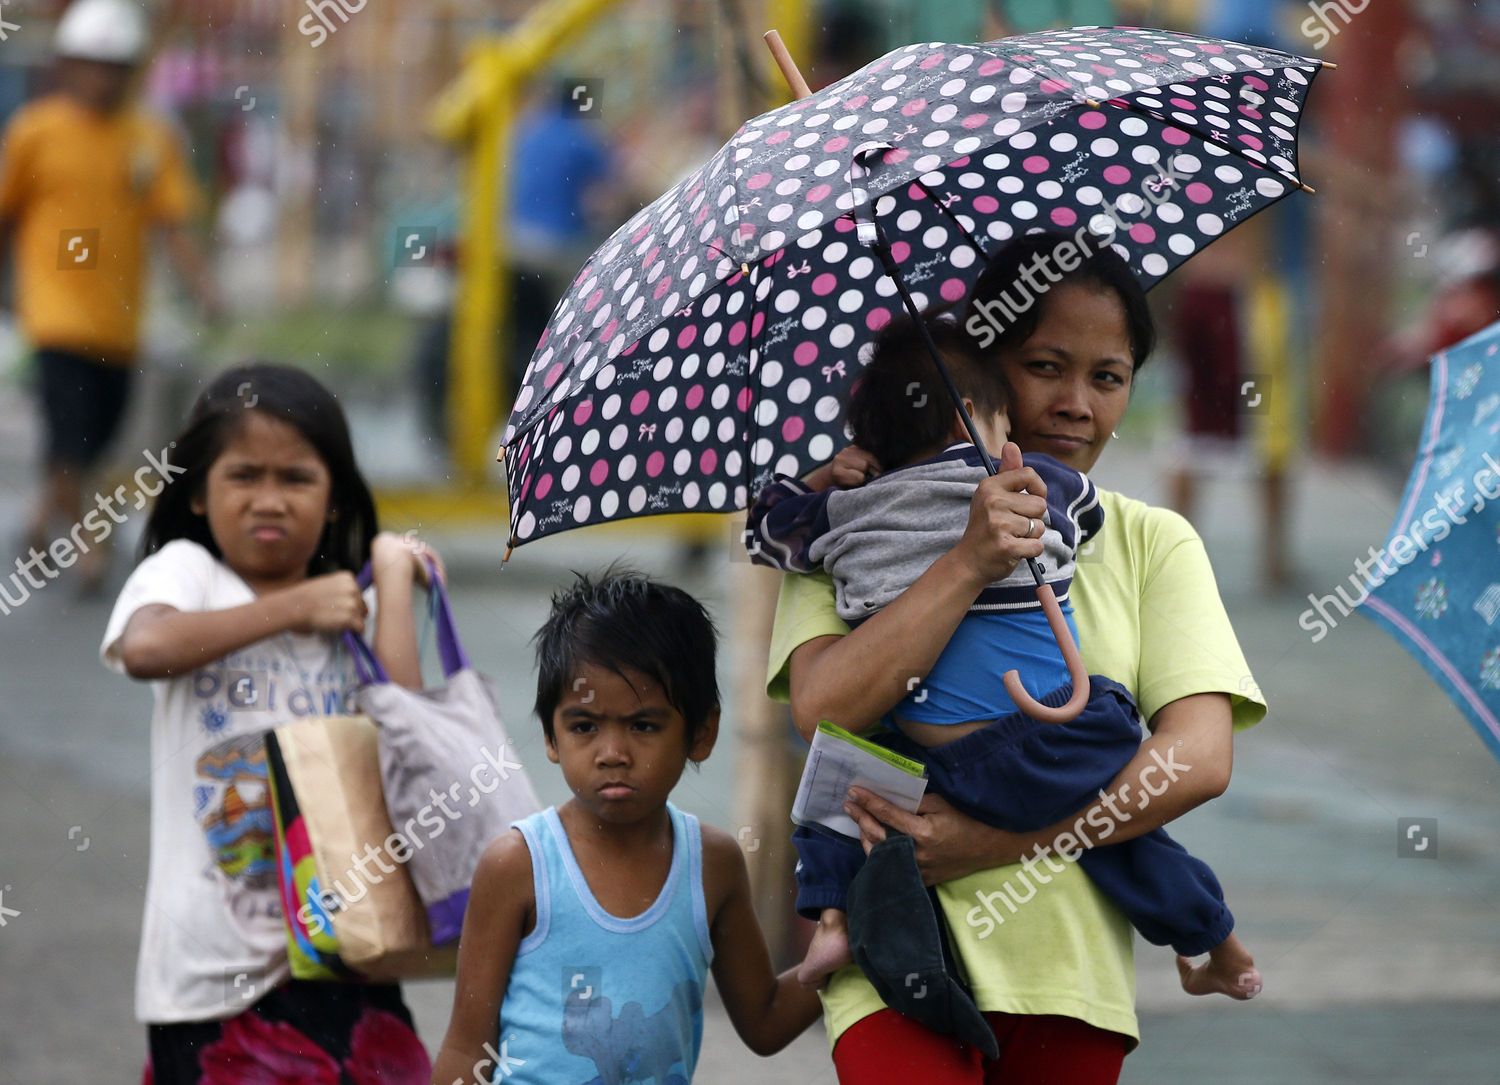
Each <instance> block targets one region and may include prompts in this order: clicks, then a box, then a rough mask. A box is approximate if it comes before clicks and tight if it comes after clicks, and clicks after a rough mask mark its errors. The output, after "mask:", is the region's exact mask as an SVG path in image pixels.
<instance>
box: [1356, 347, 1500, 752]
mask: <svg viewBox="0 0 1500 1085" xmlns="http://www.w3.org/2000/svg"><path fill="white" fill-rule="evenodd" d="M1427 412H1428V413H1427V425H1426V428H1425V430H1424V435H1423V439H1422V448H1421V451H1420V452H1419V453H1418V454H1417V461H1416V463H1415V465H1413V467H1412V474H1411V479H1410V480H1409V481H1408V482H1407V484H1406V492H1405V493H1404V494H1403V495H1402V498H1401V508H1400V512H1399V514H1398V515H1397V517H1396V524H1395V527H1394V528H1393V529H1392V531H1391V537H1390V540H1389V541H1388V542H1387V543H1386V544H1385V549H1384V551H1383V552H1382V553H1381V555H1380V560H1379V561H1378V562H1377V563H1376V564H1375V566H1374V567H1372V569H1371V571H1370V576H1371V581H1372V585H1373V587H1372V590H1371V591H1370V595H1369V598H1367V599H1366V600H1365V601H1364V604H1363V606H1362V607H1361V610H1362V611H1363V612H1364V613H1365V614H1366V616H1368V617H1369V618H1370V619H1371V620H1372V621H1374V622H1375V623H1376V624H1377V625H1379V626H1381V627H1382V628H1384V629H1385V630H1386V631H1387V632H1389V633H1390V634H1391V636H1393V637H1395V638H1396V640H1397V641H1398V642H1399V643H1400V644H1401V646H1402V647H1403V648H1405V649H1406V650H1407V651H1408V652H1410V653H1411V654H1412V655H1414V656H1415V657H1416V658H1417V659H1418V660H1420V661H1421V663H1422V665H1423V666H1424V667H1426V668H1427V671H1428V673H1429V674H1431V675H1432V677H1433V680H1434V681H1435V682H1437V684H1438V685H1439V686H1441V687H1442V688H1443V689H1444V690H1445V691H1446V692H1447V694H1448V696H1450V697H1452V698H1453V701H1454V703H1455V704H1457V705H1458V707H1459V708H1460V709H1461V710H1462V711H1463V713H1464V715H1466V716H1467V717H1468V718H1469V722H1470V723H1472V724H1473V725H1474V728H1475V729H1476V730H1477V731H1478V732H1479V734H1480V737H1482V738H1483V739H1484V741H1485V744H1486V745H1487V746H1489V748H1490V751H1491V752H1492V753H1494V754H1495V756H1496V757H1500V324H1494V325H1491V326H1490V327H1489V328H1487V329H1485V330H1484V331H1482V332H1480V333H1479V334H1478V335H1476V336H1474V337H1473V338H1471V339H1468V340H1466V341H1464V342H1463V343H1460V344H1459V345H1458V346H1456V347H1452V348H1450V349H1448V350H1445V351H1443V352H1442V353H1440V354H1438V355H1436V356H1435V357H1434V358H1433V359H1432V396H1431V401H1430V402H1429V404H1428V409H1427Z"/></svg>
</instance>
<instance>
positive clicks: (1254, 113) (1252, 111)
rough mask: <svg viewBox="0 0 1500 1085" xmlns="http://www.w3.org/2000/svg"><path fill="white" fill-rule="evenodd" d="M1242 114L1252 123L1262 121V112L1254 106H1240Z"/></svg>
mask: <svg viewBox="0 0 1500 1085" xmlns="http://www.w3.org/2000/svg"><path fill="white" fill-rule="evenodd" d="M1240 112H1241V113H1243V114H1244V115H1245V116H1247V117H1249V118H1250V119H1251V120H1252V121H1258V120H1260V119H1261V114H1260V110H1258V109H1256V108H1255V107H1254V106H1248V105H1242V106H1240Z"/></svg>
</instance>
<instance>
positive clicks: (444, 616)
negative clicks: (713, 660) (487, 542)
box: [344, 561, 469, 685]
mask: <svg viewBox="0 0 1500 1085" xmlns="http://www.w3.org/2000/svg"><path fill="white" fill-rule="evenodd" d="M374 579H375V574H374V570H373V569H372V568H371V567H370V565H369V563H366V564H365V567H364V568H363V569H361V570H360V573H359V577H358V581H359V587H360V590H361V591H363V590H364V589H366V588H368V587H369V586H370V585H371V584H372V583H373V582H374ZM427 582H428V584H429V585H430V587H428V589H427V591H428V594H429V595H430V596H431V597H432V600H433V609H434V611H435V615H434V619H433V623H434V624H435V625H436V626H437V651H438V659H439V661H440V662H441V663H442V665H443V677H445V678H452V677H453V676H454V675H455V674H457V673H458V672H459V671H462V670H466V669H468V667H469V656H468V653H466V652H465V651H464V646H463V644H462V643H461V642H460V641H459V639H458V625H457V623H455V622H454V620H453V607H452V605H451V604H450V603H449V601H448V589H447V587H446V586H445V585H444V584H443V582H442V580H441V579H439V577H438V575H437V566H436V565H434V564H433V563H432V562H431V561H429V562H427ZM344 644H345V646H346V647H347V648H348V649H349V654H350V655H351V656H353V657H354V671H355V673H356V674H357V675H358V676H359V680H360V682H361V684H363V685H375V684H383V683H385V682H389V681H390V676H389V675H387V674H386V672H385V667H384V666H383V665H382V664H381V662H380V660H379V659H377V658H375V653H374V652H373V651H372V650H371V648H370V645H369V644H368V642H366V640H365V639H364V638H363V637H361V636H360V635H359V634H357V633H355V632H353V631H352V630H350V631H349V632H346V633H345V634H344Z"/></svg>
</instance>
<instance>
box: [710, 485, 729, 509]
mask: <svg viewBox="0 0 1500 1085" xmlns="http://www.w3.org/2000/svg"><path fill="white" fill-rule="evenodd" d="M728 496H729V488H728V487H727V486H725V485H724V484H723V483H722V482H715V483H714V484H713V485H712V486H710V487H709V488H708V503H709V504H710V505H712V506H713V507H714V508H716V509H721V508H723V507H724V499H725V498H726V497H728Z"/></svg>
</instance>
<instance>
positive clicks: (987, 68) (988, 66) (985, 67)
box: [979, 58, 1005, 75]
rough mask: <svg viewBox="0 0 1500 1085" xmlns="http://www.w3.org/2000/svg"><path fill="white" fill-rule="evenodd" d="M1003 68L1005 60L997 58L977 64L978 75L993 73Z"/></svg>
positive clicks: (1001, 70)
mask: <svg viewBox="0 0 1500 1085" xmlns="http://www.w3.org/2000/svg"><path fill="white" fill-rule="evenodd" d="M1004 70H1005V61H1003V60H1000V59H998V58H996V59H993V60H986V61H985V62H984V63H983V64H981V65H980V66H979V74H980V75H994V74H995V73H996V72H1003V71H1004Z"/></svg>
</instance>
